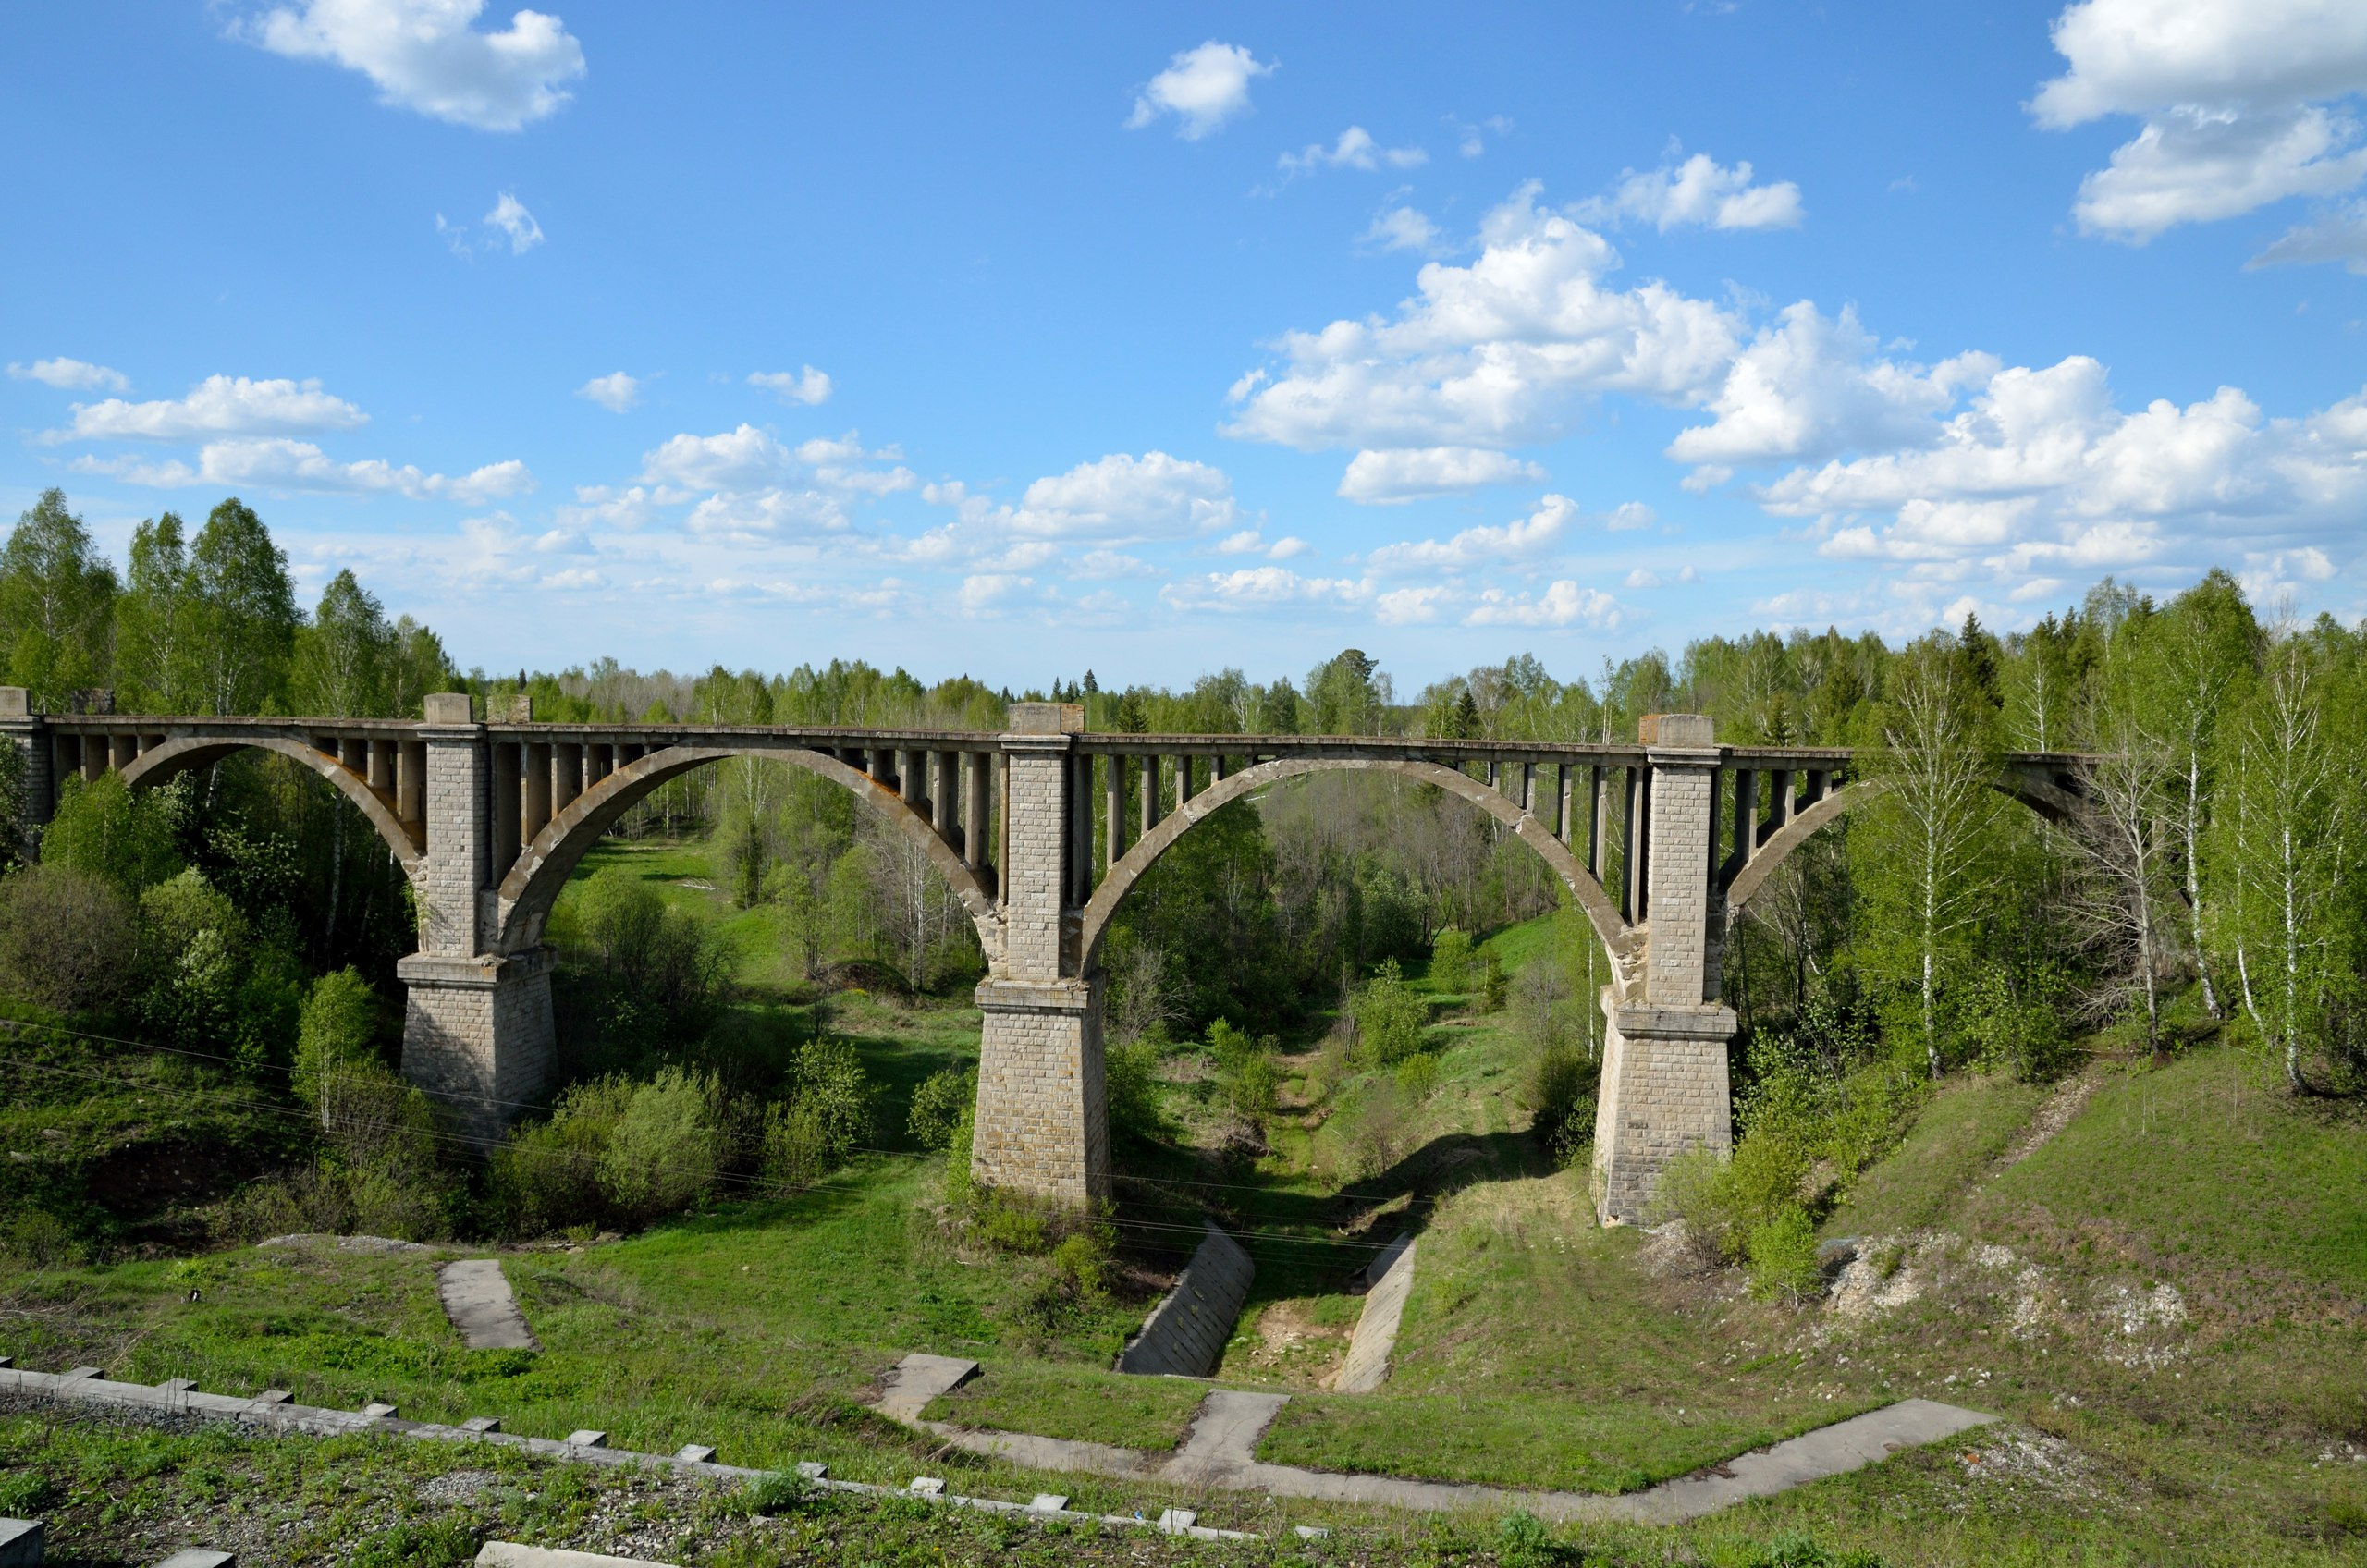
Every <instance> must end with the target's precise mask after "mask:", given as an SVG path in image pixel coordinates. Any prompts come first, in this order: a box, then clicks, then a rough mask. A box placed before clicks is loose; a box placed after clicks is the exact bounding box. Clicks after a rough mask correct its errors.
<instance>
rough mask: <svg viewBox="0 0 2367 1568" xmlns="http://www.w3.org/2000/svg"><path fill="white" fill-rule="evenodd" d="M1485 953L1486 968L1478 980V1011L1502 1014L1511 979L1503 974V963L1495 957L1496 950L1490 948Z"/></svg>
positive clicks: (1510, 987) (1510, 986)
mask: <svg viewBox="0 0 2367 1568" xmlns="http://www.w3.org/2000/svg"><path fill="white" fill-rule="evenodd" d="M1486 951H1487V962H1488V967H1487V971H1486V973H1484V974H1482V975H1481V976H1480V979H1479V1010H1480V1011H1482V1012H1502V1011H1504V998H1505V997H1506V995H1507V994H1508V993H1509V992H1510V991H1511V989H1512V978H1511V976H1509V975H1507V974H1505V973H1504V961H1503V960H1502V959H1501V958H1499V957H1498V956H1497V955H1496V949H1493V948H1490V949H1486Z"/></svg>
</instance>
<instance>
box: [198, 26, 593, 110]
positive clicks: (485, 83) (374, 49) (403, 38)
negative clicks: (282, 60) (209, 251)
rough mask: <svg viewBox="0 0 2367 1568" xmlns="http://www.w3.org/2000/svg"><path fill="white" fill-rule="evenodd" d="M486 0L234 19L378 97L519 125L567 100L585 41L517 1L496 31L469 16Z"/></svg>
mask: <svg viewBox="0 0 2367 1568" xmlns="http://www.w3.org/2000/svg"><path fill="white" fill-rule="evenodd" d="M483 10H484V0H302V4H301V5H300V6H294V7H290V6H281V7H278V8H276V9H274V10H271V11H268V12H266V13H264V15H263V16H261V17H257V18H251V19H249V20H246V21H243V22H241V23H239V24H238V25H237V26H236V27H234V28H233V30H232V33H233V36H235V37H239V38H243V39H245V40H246V41H247V42H249V43H256V44H260V45H261V46H262V47H264V48H265V49H268V50H270V51H272V52H273V53H274V54H277V55H287V56H288V57H289V58H291V59H299V60H326V61H329V62H331V63H333V64H336V65H339V66H343V67H347V68H348V69H350V70H357V71H360V72H362V74H363V75H365V76H367V77H368V78H369V79H370V80H372V81H374V82H375V83H376V84H377V86H378V94H379V99H380V101H381V102H383V103H386V104H396V105H399V106H400V107H402V108H407V109H415V110H417V111H418V112H419V113H421V114H423V115H427V116H432V117H434V118H435V119H440V120H448V121H450V122H451V123H452V124H455V125H465V126H472V127H474V128H475V129H479V130H516V129H519V128H520V127H521V126H524V125H527V124H529V123H530V122H532V121H534V120H538V119H541V118H543V117H544V116H546V115H549V114H552V113H555V112H556V111H557V110H558V107H559V105H560V104H564V103H566V102H567V101H568V97H569V94H568V93H567V92H565V91H564V90H563V89H562V88H561V86H560V84H561V83H562V82H568V81H572V80H575V79H576V78H577V77H580V76H582V75H583V45H582V44H581V43H577V42H576V40H575V39H574V38H573V37H571V36H570V35H569V33H568V31H567V29H566V27H565V25H564V24H563V23H561V21H560V20H559V18H557V17H553V16H546V15H544V14H543V13H541V12H539V11H528V10H521V11H519V12H517V13H516V14H515V15H514V16H512V17H511V18H509V27H508V28H507V29H506V30H504V31H498V32H479V31H475V30H474V29H473V28H472V26H471V24H472V23H473V22H474V21H475V20H476V19H477V17H478V15H479V13H481V12H482V11H483Z"/></svg>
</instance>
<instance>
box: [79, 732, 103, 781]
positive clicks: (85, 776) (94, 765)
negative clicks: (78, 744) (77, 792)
mask: <svg viewBox="0 0 2367 1568" xmlns="http://www.w3.org/2000/svg"><path fill="white" fill-rule="evenodd" d="M106 770H107V739H106V737H105V736H104V735H85V736H83V737H82V782H83V783H85V784H96V783H97V782H98V781H99V778H100V776H101V775H102V774H104V773H105V772H106Z"/></svg>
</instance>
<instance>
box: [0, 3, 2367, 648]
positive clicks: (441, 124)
mask: <svg viewBox="0 0 2367 1568" xmlns="http://www.w3.org/2000/svg"><path fill="white" fill-rule="evenodd" d="M0 54H5V55H6V58H8V59H10V60H11V61H14V62H16V63H17V64H18V70H17V71H16V72H14V73H12V77H13V87H12V92H10V93H9V94H8V95H6V97H5V99H0V143H5V145H6V147H7V148H9V149H10V153H9V155H8V156H7V157H6V160H5V163H0V182H5V183H0V197H4V198H5V200H6V211H8V212H9V213H10V214H13V215H14V217H15V218H16V220H17V222H16V225H15V228H16V235H15V239H14V242H13V243H11V244H10V245H8V246H7V247H6V248H5V250H4V251H0V299H5V300H6V301H7V304H6V307H5V309H0V361H5V362H6V377H5V378H0V406H5V410H6V422H7V424H8V426H9V429H10V432H11V436H12V438H11V439H10V440H9V441H8V442H7V443H6V446H5V447H4V448H0V453H5V455H0V464H5V467H0V506H5V507H6V508H8V509H9V510H10V511H14V510H17V509H20V508H22V507H23V506H25V505H28V504H30V502H31V499H32V497H33V496H35V495H36V494H38V492H39V491H40V490H42V489H43V488H44V487H46V486H48V485H52V484H57V485H62V486H64V487H65V489H66V490H67V494H68V496H70V497H71V499H72V501H73V503H74V504H75V506H76V507H77V508H78V509H80V511H81V512H82V513H83V514H84V515H85V517H86V518H87V519H88V520H89V521H91V523H92V527H93V528H94V530H95V531H96V532H97V533H98V534H99V536H100V538H101V539H102V540H103V541H104V543H105V544H106V545H108V547H109V548H110V549H111V550H114V551H116V552H117V553H118V554H119V552H120V549H121V545H122V542H123V541H124V540H125V539H126V538H128V536H129V532H130V529H131V527H132V525H133V524H134V523H135V522H136V521H138V520H140V519H141V518H143V517H148V516H153V515H154V514H155V513H157V512H159V511H161V510H164V509H166V508H172V509H177V510H179V511H181V512H182V513H183V514H184V515H185V516H190V517H192V518H194V517H195V516H198V515H201V514H202V513H203V512H204V511H205V510H206V509H207V508H210V507H211V506H212V505H213V504H214V503H215V501H216V500H218V499H220V498H221V496H224V495H226V494H233V493H235V494H238V495H239V496H243V497H245V498H246V499H247V500H248V501H249V502H250V503H251V504H252V505H253V506H254V507H256V508H257V509H258V510H259V511H261V512H262V513H263V515H264V518H265V519H266V521H269V523H270V524H271V525H272V527H273V528H274V530H275V532H276V533H277V534H278V536H279V537H280V539H281V540H282V541H283V543H284V544H285V545H287V546H288V551H289V554H290V556H291V558H292V560H293V562H294V563H295V565H296V567H297V570H298V572H299V579H300V585H301V587H302V589H303V590H304V591H305V592H306V593H307V594H316V593H317V591H318V588H319V586H320V584H321V583H322V582H325V579H326V577H327V576H328V574H330V573H331V572H334V571H335V570H337V568H338V567H339V566H343V565H350V566H352V567H354V568H355V569H356V570H358V571H359V572H360V573H361V574H362V577H363V579H364V581H365V582H368V583H369V584H370V585H371V586H373V587H374V589H376V590H377V591H378V592H379V593H380V594H381V595H382V596H383V597H384V598H385V599H386V602H387V604H388V606H389V607H390V608H391V609H395V610H408V611H410V612H411V613H414V614H417V615H420V616H421V617H423V619H427V620H429V621H430V622H431V623H432V624H434V625H435V626H436V627H437V628H438V629H439V630H441V631H444V632H445V634H446V636H447V639H448V642H449V643H450V644H451V646H452V648H453V651H454V653H455V654H456V655H457V656H459V657H460V660H461V662H463V663H464V664H468V663H479V662H482V663H484V664H485V665H487V666H489V667H493V668H505V667H513V666H517V665H520V664H526V665H534V666H539V667H545V668H555V667H558V666H562V665H565V664H569V663H573V662H578V661H581V660H584V659H588V658H592V657H595V656H596V655H601V654H604V653H607V654H614V655H618V656H619V657H621V658H624V659H626V660H628V661H630V662H637V663H640V664H643V665H645V666H655V665H660V664H665V665H671V666H673V667H675V668H683V667H704V666H705V665H706V664H709V663H712V662H716V661H721V662H725V663H728V664H732V665H755V666H759V667H764V668H786V667H788V666H790V665H792V664H795V663H798V662H800V661H803V660H809V659H810V660H825V659H828V658H829V657H832V656H836V655H844V656H850V657H853V656H860V657H865V658H868V659H871V660H873V661H874V662H877V663H881V664H899V663H901V664H904V665H906V666H908V667H910V668H913V669H914V670H915V671H916V672H920V673H924V674H927V675H942V674H950V673H954V672H957V671H961V670H968V671H970V672H972V673H975V674H976V675H979V676H981V677H983V678H986V679H988V680H994V681H997V682H999V683H1000V682H1004V681H1008V682H1011V683H1013V684H1028V683H1040V682H1042V681H1045V680H1049V679H1051V678H1052V677H1053V676H1055V675H1063V674H1065V675H1074V674H1076V673H1077V672H1079V671H1081V670H1082V669H1084V668H1085V667H1087V666H1091V667H1093V668H1096V669H1097V670H1098V672H1099V673H1100V674H1101V676H1102V677H1103V679H1104V680H1118V681H1123V680H1161V681H1168V680H1183V679H1188V678H1189V677H1190V676H1192V675H1194V674H1196V673H1197V672H1199V671H1201V670H1204V669H1208V668H1214V667H1217V666H1220V665H1227V664H1233V665H1240V666H1243V667H1245V668H1248V669H1249V670H1250V671H1251V672H1252V673H1253V674H1256V675H1258V676H1260V677H1264V676H1267V675H1269V674H1272V673H1281V672H1295V671H1298V670H1302V669H1304V668H1306V667H1307V666H1308V665H1309V664H1311V663H1313V662H1314V661H1315V660H1316V659H1318V658H1319V657H1322V656H1324V655H1328V654H1330V653H1331V652H1333V651H1335V650H1337V649H1338V648H1340V647H1343V646H1345V645H1349V644H1355V645H1360V646H1363V647H1365V648H1367V649H1368V650H1371V651H1373V652H1375V653H1377V654H1378V655H1380V657H1381V659H1382V660H1383V663H1384V664H1385V665H1386V667H1387V668H1391V669H1392V671H1394V672H1395V673H1396V674H1397V675H1398V677H1399V679H1400V680H1401V681H1411V682H1414V683H1419V682H1420V681H1422V680H1428V679H1429V678H1431V677H1434V676H1436V675H1438V674H1441V673H1443V672H1445V671H1448V670H1450V669H1454V668H1464V667H1466V666H1468V665H1470V664H1473V663H1475V662H1478V661H1481V660H1492V659H1501V658H1502V657H1504V656H1505V655H1509V654H1512V653H1515V652H1519V651H1522V650H1525V649H1526V650H1533V651H1535V652H1536V653H1537V654H1538V655H1539V656H1540V657H1541V658H1543V659H1544V660H1545V661H1546V663H1547V665H1548V666H1549V668H1553V669H1554V670H1555V671H1556V672H1557V673H1561V674H1564V675H1578V674H1584V673H1587V672H1589V671H1591V670H1592V669H1594V668H1597V667H1598V665H1599V663H1600V659H1601V658H1602V657H1603V656H1604V655H1619V654H1625V653H1627V652H1632V651H1635V650H1637V649H1640V648H1642V647H1644V646H1647V645H1652V644H1659V645H1662V646H1665V647H1668V648H1671V649H1672V650H1674V649H1675V648H1677V647H1679V646H1681V645H1682V644H1683V643H1684V642H1685V641H1686V639H1687V638H1689V637H1693V636H1698V635H1701V634H1704V633H1709V632H1718V631H1723V632H1733V631H1741V630H1745V629H1748V628H1749V627H1753V626H1759V625H1778V626H1783V625H1811V626H1817V627H1821V626H1822V625H1824V624H1826V623H1828V622H1831V623H1835V624H1838V625H1840V626H1841V627H1842V628H1843V629H1844V630H1846V631H1856V630H1859V629H1863V628H1867V627H1871V628H1873V629H1875V630H1877V631H1882V632H1883V633H1884V634H1885V635H1889V636H1892V637H1894V638H1895V637H1899V636H1904V635H1911V634H1912V633H1914V632H1915V631H1919V630H1921V629H1922V628H1924V627H1926V626H1928V625H1931V624H1932V623H1933V622H1934V621H1938V620H1944V621H1951V622H1952V621H1954V620H1956V619H1960V618H1961V616H1962V615H1963V614H1964V613H1965V611H1966V610H1967V609H1968V608H1977V609H1978V610H1979V611H1980V613H1981V616H1982V618H1983V619H1985V620H1988V621H1990V622H1992V623H1993V624H1996V625H2000V626H2015V625H2021V624H2026V623H2027V622H2028V621H2030V619H2034V618H2035V617H2036V616H2037V615H2039V614H2041V613H2042V612H2043V611H2044V610H2046V609H2048V608H2051V607H2054V606H2059V605H2061V604H2063V603H2065V602H2068V601H2070V600H2072V599H2075V598H2076V597H2077V595H2078V594H2079V593H2081V592H2082V591H2084V589H2085V588H2086V586H2087V585H2088V584H2089V583H2090V582H2093V581H2094V580H2095V579H2096V578H2097V577H2100V576H2102V575H2103V574H2104V573H2106V572H2112V573H2116V574H2118V575H2120V576H2122V577H2123V578H2126V579H2129V580H2133V581H2135V582H2139V583H2140V584H2143V585H2147V586H2157V587H2163V588H2175V587H2177V586H2179V585H2181V584H2183V583H2184V582H2188V581H2190V580H2191V579H2192V577H2193V576H2194V575H2196V574H2197V573H2199V572H2200V571H2201V570H2202V569H2203V568H2205V567H2207V566H2210V565H2214V564H2217V565H2224V566H2226V567H2227V568H2229V569H2230V570H2235V571H2237V572H2238V574H2239V575H2241V576H2242V577H2243V578H2244V580H2245V581H2246V582H2247V583H2248V584H2249V585H2250V587H2251V588H2252V589H2253V591H2254V593H2255V594H2257V595H2258V596H2259V597H2260V598H2261V599H2262V600H2263V602H2264V603H2267V604H2270V605H2274V604H2275V603H2277V602H2281V601H2286V600H2289V601H2290V603H2291V604H2292V605H2293V606H2294V607H2295V608H2297V609H2299V610H2300V611H2302V612H2304V613H2308V612H2314V611H2315V610H2318V609H2321V608H2325V609H2332V610H2334V611H2335V612H2336V613H2337V614H2340V615H2343V616H2344V617H2346V618H2355V617H2357V616H2359V615H2361V613H2367V587H2362V584H2361V579H2360V573H2361V570H2362V568H2361V550H2360V542H2361V535H2362V532H2367V531H2362V527H2361V520H2362V518H2367V390H2362V388H2363V387H2367V328H2363V327H2362V321H2367V197H2362V192H2363V191H2367V132H2362V129H2361V115H2362V112H2363V111H2367V104H2363V103H2362V95H2367V6H2359V5H2358V4H2357V3H2356V0H2084V3H2082V4H2078V5H2072V6H2061V5H2010V4H1998V5H1992V6H1947V7H1943V6H1895V5H1873V4H1867V5H1845V4H1831V5H1824V6H1805V5H1798V4H1791V3H1784V0H1738V3H1735V4H1729V5H1713V4H1706V3H1698V0H1697V3H1695V4H1685V3H1682V0H1628V3H1621V4H1592V5H1551V6H1546V5H1539V6H1527V7H1506V6H1459V7H1439V6H1370V5H1367V6H1292V7H1276V6H1191V7H1185V6H1160V5H1138V6H1067V7H1058V6H1013V7H994V8H983V7H953V6H936V7H930V6H864V7H839V8H828V9H826V8H823V7H819V6H788V5H753V4H752V5H722V4H716V5H705V6H641V5H624V4H583V3H581V0H558V8H557V9H556V10H554V11H550V12H541V13H537V12H530V11H513V10H511V9H509V8H507V7H505V6H498V5H496V6H481V5H479V4H477V3H475V0H283V3H281V4H277V5H272V4H245V3H239V0H214V3H204V0H145V3H141V4H129V3H114V0H86V3H84V4H80V5H76V6H12V7H8V8H7V9H6V11H0Z"/></svg>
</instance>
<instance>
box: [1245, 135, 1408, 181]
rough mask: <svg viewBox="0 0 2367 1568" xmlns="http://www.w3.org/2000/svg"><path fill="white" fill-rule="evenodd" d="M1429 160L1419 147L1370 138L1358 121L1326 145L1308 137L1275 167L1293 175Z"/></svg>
mask: <svg viewBox="0 0 2367 1568" xmlns="http://www.w3.org/2000/svg"><path fill="white" fill-rule="evenodd" d="M1429 161H1430V155H1429V153H1426V152H1424V151H1422V149H1420V148H1419V147H1383V146H1381V145H1380V143H1379V142H1377V141H1374V140H1373V139H1372V133H1371V132H1370V131H1368V130H1367V129H1365V128H1364V127H1362V126H1360V125H1352V126H1350V127H1349V128H1348V129H1345V130H1343V131H1342V132H1341V133H1340V136H1339V140H1337V141H1334V142H1333V143H1332V144H1331V146H1329V147H1326V146H1324V145H1323V143H1322V142H1320V141H1310V142H1308V143H1307V144H1306V147H1304V148H1302V149H1301V150H1300V151H1298V152H1295V153H1283V154H1282V157H1281V158H1280V159H1279V160H1278V161H1277V162H1276V164H1275V167H1277V168H1279V169H1281V170H1282V178H1284V179H1286V180H1287V179H1294V178H1297V177H1298V176H1300V175H1303V174H1316V173H1319V172H1320V171H1322V170H1324V169H1364V170H1367V172H1369V171H1371V170H1374V169H1378V168H1380V166H1381V165H1383V164H1387V165H1389V166H1390V167H1391V168H1393V169H1410V168H1418V167H1420V166H1421V165H1424V164H1427V163H1429Z"/></svg>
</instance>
